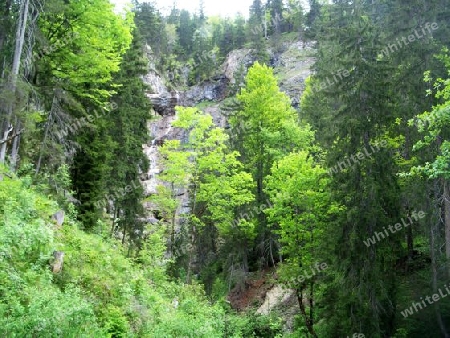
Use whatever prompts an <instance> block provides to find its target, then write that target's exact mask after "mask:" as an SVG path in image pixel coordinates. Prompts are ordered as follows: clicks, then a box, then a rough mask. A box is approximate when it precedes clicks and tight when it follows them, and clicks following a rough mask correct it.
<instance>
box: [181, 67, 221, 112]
mask: <svg viewBox="0 0 450 338" xmlns="http://www.w3.org/2000/svg"><path fill="white" fill-rule="evenodd" d="M228 83H229V79H228V78H227V77H226V76H225V75H220V76H217V77H215V78H213V79H212V80H210V81H205V82H203V83H201V84H199V85H195V86H192V87H190V88H189V89H188V90H186V91H184V92H182V93H180V100H179V103H180V105H181V106H185V107H191V106H195V105H196V104H198V103H200V102H202V101H221V100H223V99H225V98H226V96H227V88H228Z"/></svg>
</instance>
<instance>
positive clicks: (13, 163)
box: [10, 116, 21, 172]
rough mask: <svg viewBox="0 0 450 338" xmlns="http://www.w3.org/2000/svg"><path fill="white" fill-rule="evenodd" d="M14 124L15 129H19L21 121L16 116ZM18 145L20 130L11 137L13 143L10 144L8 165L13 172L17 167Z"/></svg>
mask: <svg viewBox="0 0 450 338" xmlns="http://www.w3.org/2000/svg"><path fill="white" fill-rule="evenodd" d="M15 125H16V128H17V130H18V131H20V128H21V123H20V120H19V119H18V118H17V116H16V118H15ZM19 146H20V132H17V133H16V134H15V135H14V137H13V145H12V150H11V165H10V167H11V170H12V171H13V172H15V171H16V169H17V160H18V156H19Z"/></svg>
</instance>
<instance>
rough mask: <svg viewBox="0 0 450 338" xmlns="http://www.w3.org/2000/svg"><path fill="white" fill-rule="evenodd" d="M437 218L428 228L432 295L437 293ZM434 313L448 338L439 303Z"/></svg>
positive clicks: (435, 306) (436, 304)
mask: <svg viewBox="0 0 450 338" xmlns="http://www.w3.org/2000/svg"><path fill="white" fill-rule="evenodd" d="M439 223H440V221H439V218H438V220H437V221H434V222H433V224H432V225H431V227H430V254H431V274H432V288H433V293H436V294H437V293H438V285H437V284H438V262H437V257H436V250H437V247H438V245H437V244H436V233H438V230H437V227H438V226H439ZM434 311H435V313H436V320H437V322H438V325H439V328H440V329H441V332H442V335H443V337H445V338H449V334H448V332H447V329H446V327H445V324H444V321H443V320H442V313H441V310H440V306H439V302H435V303H434Z"/></svg>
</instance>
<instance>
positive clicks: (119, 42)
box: [39, 0, 133, 106]
mask: <svg viewBox="0 0 450 338" xmlns="http://www.w3.org/2000/svg"><path fill="white" fill-rule="evenodd" d="M49 6H50V4H49ZM113 9H114V6H113V5H112V4H111V3H110V2H109V1H108V0H94V1H85V0H82V1H70V2H69V3H68V4H65V5H63V4H60V6H56V5H54V7H51V8H50V10H51V11H48V12H47V13H46V15H43V16H42V18H41V20H40V24H39V26H40V27H41V30H42V31H43V33H44V35H45V36H46V38H47V39H48V40H49V43H50V44H56V43H58V40H55V38H54V36H57V37H58V39H59V40H61V41H63V42H62V43H59V45H60V48H58V49H56V50H55V51H53V52H52V53H50V54H49V55H48V58H46V59H48V60H49V61H48V65H49V67H50V69H51V73H52V75H53V76H54V77H55V78H56V79H58V81H60V82H61V83H63V84H64V87H66V88H67V89H70V90H71V91H73V92H75V93H77V95H78V96H79V97H85V98H88V99H91V100H92V101H94V102H96V103H97V104H99V105H100V106H102V105H104V104H106V103H107V100H108V98H109V97H110V95H111V94H112V89H111V88H108V85H110V82H111V80H112V75H113V73H115V72H117V71H118V70H119V66H120V63H121V60H122V55H123V54H124V53H125V51H126V50H127V49H128V47H129V45H130V43H131V39H132V36H131V29H132V27H133V23H132V22H133V17H132V15H131V14H127V16H126V17H125V18H123V17H121V16H119V15H118V14H115V13H114V11H113ZM67 21H69V22H70V25H71V27H70V30H69V31H68V30H64V28H63V26H64V24H65V22H67ZM65 29H68V28H65Z"/></svg>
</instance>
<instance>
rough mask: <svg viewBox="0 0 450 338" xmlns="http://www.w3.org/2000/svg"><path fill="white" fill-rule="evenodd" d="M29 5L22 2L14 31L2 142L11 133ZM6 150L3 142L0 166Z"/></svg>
mask: <svg viewBox="0 0 450 338" xmlns="http://www.w3.org/2000/svg"><path fill="white" fill-rule="evenodd" d="M29 3H30V1H29V0H23V2H22V3H21V5H20V11H19V21H18V24H17V30H16V46H15V49H14V59H13V64H12V68H11V78H10V91H11V93H12V94H13V99H12V100H11V102H9V103H8V104H7V108H6V116H5V119H4V121H3V140H6V139H7V138H8V136H9V133H10V131H12V130H11V128H10V127H11V126H12V123H11V122H12V115H13V111H14V108H15V104H14V96H15V92H16V87H17V77H18V75H19V69H20V60H21V56H22V51H23V44H24V40H25V30H26V27H27V20H28V7H29ZM6 149H7V142H3V143H2V144H1V146H0V164H4V163H5V158H6Z"/></svg>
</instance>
